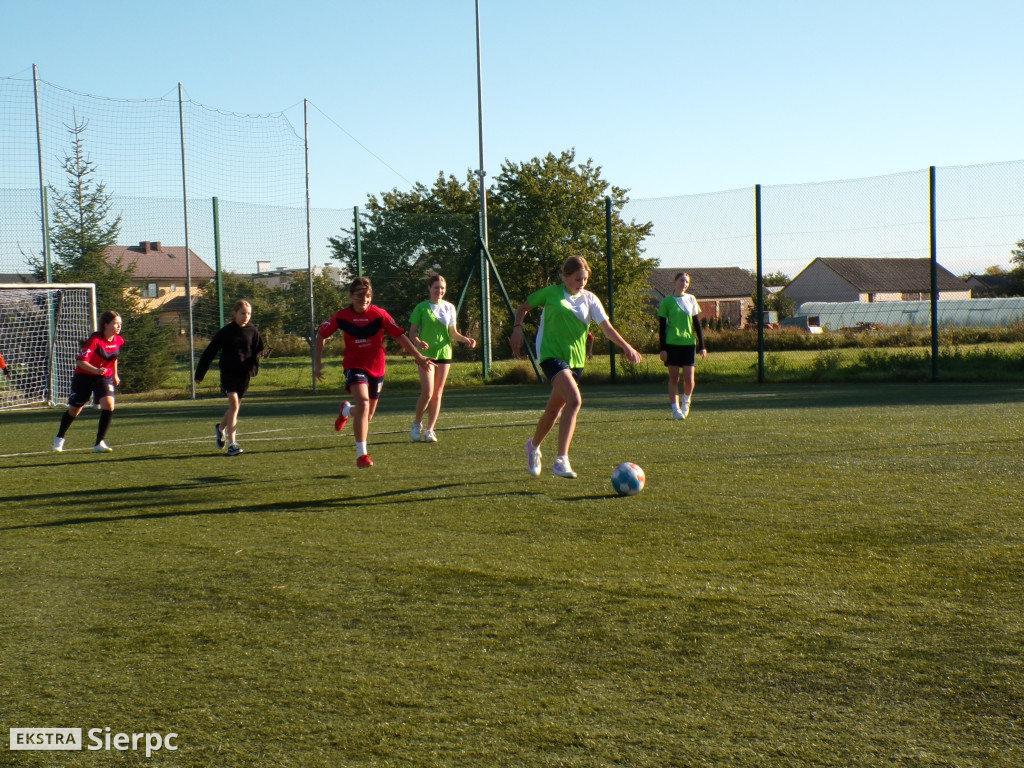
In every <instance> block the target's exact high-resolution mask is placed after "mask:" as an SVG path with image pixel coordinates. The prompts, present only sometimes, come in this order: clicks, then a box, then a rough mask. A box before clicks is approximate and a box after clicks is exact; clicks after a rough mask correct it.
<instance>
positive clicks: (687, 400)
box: [683, 395, 690, 405]
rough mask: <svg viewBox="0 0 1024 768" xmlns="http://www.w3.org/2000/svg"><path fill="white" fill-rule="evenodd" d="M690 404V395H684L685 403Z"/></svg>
mask: <svg viewBox="0 0 1024 768" xmlns="http://www.w3.org/2000/svg"><path fill="white" fill-rule="evenodd" d="M689 404H690V396H689V395H683V405H689Z"/></svg>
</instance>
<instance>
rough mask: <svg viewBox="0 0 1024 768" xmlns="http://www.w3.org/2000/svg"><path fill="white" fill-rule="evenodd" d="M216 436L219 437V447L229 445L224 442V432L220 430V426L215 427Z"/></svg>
mask: <svg viewBox="0 0 1024 768" xmlns="http://www.w3.org/2000/svg"><path fill="white" fill-rule="evenodd" d="M213 429H214V430H215V431H214V434H216V435H217V447H218V448H223V447H224V446H225V445H226V444H227V443H226V441H225V440H224V430H223V429H221V428H220V424H216V425H214V427H213Z"/></svg>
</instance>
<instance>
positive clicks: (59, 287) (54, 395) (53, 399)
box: [0, 283, 97, 411]
mask: <svg viewBox="0 0 1024 768" xmlns="http://www.w3.org/2000/svg"><path fill="white" fill-rule="evenodd" d="M11 290H17V291H50V292H54V291H64V290H85V291H87V292H88V296H89V305H88V315H89V316H88V318H87V319H88V322H89V328H88V329H86V335H91V334H93V333H95V332H96V322H97V320H96V318H97V314H96V284H95V283H0V293H3V292H6V291H11ZM48 301H52V298H48ZM54 312H55V310H54V309H53V308H50V309H49V311H48V313H47V314H48V316H49V328H48V330H47V333H48V337H47V339H46V358H45V359H44V360H41V361H40V363H42V364H44V365H45V366H46V369H47V376H46V381H45V389H44V391H43V392H42V393H41V396H40V397H29V398H27V399H25V400H24V401H23V402H17V401H14V402H12V404H10V405H7V404H6V403H5V402H0V411H3V410H11V409H14V408H47V407H48V408H53V407H55V406H56V405H57V401H58V400H59V399H60V397H59V394H61V393H63V392H64V390H66V389H67V388H68V387H69V386H70V383H71V382H70V375H69V374H68V372H61V371H58V370H57V366H55V365H54V359H55V357H56V356H57V355H58V353H59V350H58V347H57V343H58V340H59V339H60V337H61V327H60V326H59V323H60V319H61V318H60V317H55V316H54ZM7 363H8V366H10V364H11V360H10V359H8V360H7ZM60 377H64V378H67V379H68V381H66V382H62V381H60V380H59V378H60ZM65 396H66V395H65Z"/></svg>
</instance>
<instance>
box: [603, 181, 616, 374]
mask: <svg viewBox="0 0 1024 768" xmlns="http://www.w3.org/2000/svg"><path fill="white" fill-rule="evenodd" d="M604 248H605V257H606V258H607V261H608V319H609V320H610V321H611V323H612V325H615V294H614V292H613V290H612V289H613V287H614V285H615V276H614V273H613V271H612V198H611V196H610V195H609V196H606V197H605V199H604ZM608 360H609V364H610V365H611V371H610V381H611V383H612V384H614V383H615V345H614V344H613V343H612V342H611V341H610V340H609V342H608Z"/></svg>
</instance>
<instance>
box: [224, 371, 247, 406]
mask: <svg viewBox="0 0 1024 768" xmlns="http://www.w3.org/2000/svg"><path fill="white" fill-rule="evenodd" d="M251 378H252V377H251V376H250V375H249V374H248V373H238V372H236V371H221V372H220V391H221V393H222V394H225V395H226V394H228V393H229V392H234V393H235V394H236V395H238V399H239V400H241V399H242V398H243V397H245V393H246V392H248V391H249V380H250V379H251Z"/></svg>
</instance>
